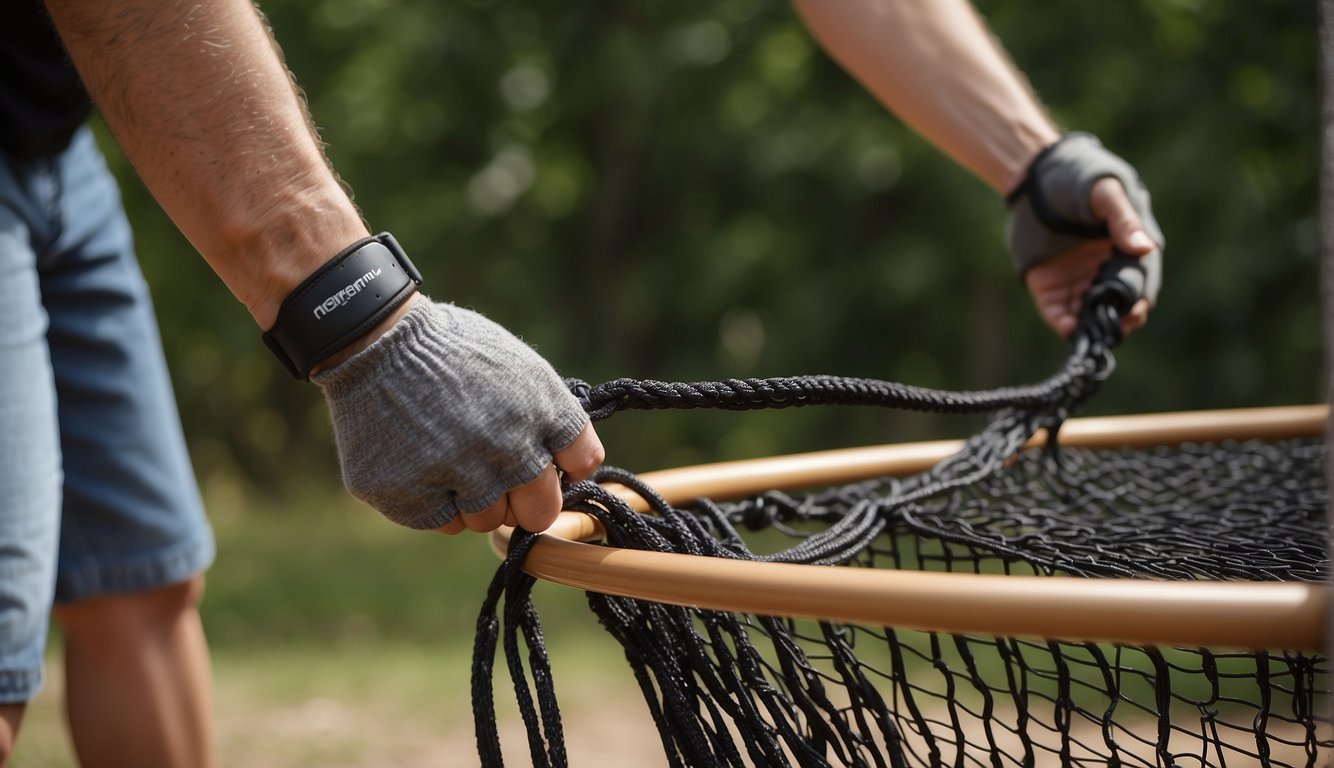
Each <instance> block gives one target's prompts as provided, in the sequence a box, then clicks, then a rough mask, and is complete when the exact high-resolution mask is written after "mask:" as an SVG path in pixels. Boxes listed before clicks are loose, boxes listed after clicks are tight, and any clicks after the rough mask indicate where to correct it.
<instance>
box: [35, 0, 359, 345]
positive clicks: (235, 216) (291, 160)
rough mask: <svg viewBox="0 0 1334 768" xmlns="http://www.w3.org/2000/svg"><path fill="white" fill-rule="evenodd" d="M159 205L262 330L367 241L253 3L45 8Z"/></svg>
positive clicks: (55, 3) (127, 2)
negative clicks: (308, 283) (289, 298)
mask: <svg viewBox="0 0 1334 768" xmlns="http://www.w3.org/2000/svg"><path fill="white" fill-rule="evenodd" d="M47 7H48V10H49V11H50V13H51V16H52V19H53V20H54V22H55V24H56V27H57V29H58V30H59V32H60V34H61V37H62V38H63V40H64V41H65V45H66V48H67V49H68V50H69V52H70V56H71V58H72V59H73V61H74V63H75V65H76V66H77V67H78V69H79V73H80V75H81V76H82V77H83V79H84V82H85V84H86V85H87V87H88V90H89V93H90V94H91V95H92V97H93V100H94V101H95V102H96V104H97V106H98V108H99V110H100V111H101V113H102V115H103V117H104V119H105V120H106V122H107V124H108V125H109V126H110V128H111V130H112V132H113V133H114V134H115V136H116V139H117V141H118V142H119V143H120V144H121V146H122V148H123V149H124V151H125V153H126V155H127V156H128V157H129V159H130V161H131V162H132V163H133V164H134V166H135V168H136V170H137V171H138V172H139V175H140V176H141V177H142V178H143V180H144V182H145V183H146V184H147V185H148V188H149V189H150V190H151V191H152V193H153V195H154V196H155V197H156V198H157V200H158V202H159V203H160V204H161V205H162V207H163V208H164V209H165V210H166V212H167V214H168V215H169V216H171V218H172V220H173V221H174V222H175V223H176V225H177V226H178V227H179V228H180V229H181V231H182V232H183V233H184V234H185V236H186V237H187V238H189V240H190V241H191V243H193V244H194V246H195V247H196V248H197V249H198V250H199V252H200V253H201V254H202V255H203V256H204V258H205V259H206V260H207V261H208V262H209V264H210V265H211V266H212V267H213V269H214V270H215V271H216V272H217V273H218V275H219V276H220V277H221V278H222V279H223V281H224V282H225V283H226V284H227V286H228V288H230V289H231V291H232V293H233V294H235V295H236V297H237V298H238V299H240V300H241V301H242V302H243V303H245V305H246V306H247V307H248V308H249V309H250V311H251V314H252V315H254V317H255V320H256V322H257V323H259V324H260V325H261V326H262V327H268V325H270V324H271V323H272V321H273V318H274V317H275V315H276V313H277V309H278V305H279V304H280V303H281V301H282V299H283V297H285V296H286V295H287V293H288V292H289V291H290V290H291V289H292V288H293V287H294V286H295V285H296V284H297V283H299V282H300V281H301V280H302V279H303V278H304V277H305V276H306V275H308V274H309V273H311V272H312V271H314V270H315V268H316V267H318V266H319V265H320V264H321V263H322V262H323V261H324V260H326V259H328V258H329V257H330V256H332V255H333V254H335V253H336V252H338V251H339V250H340V249H341V248H343V247H344V246H345V245H347V244H348V243H350V242H352V241H353V240H356V239H357V238H359V237H363V236H365V235H366V229H365V225H364V224H363V223H362V221H361V219H360V216H359V215H358V213H357V211H356V209H355V207H354V206H353V205H352V203H351V201H350V200H349V199H348V197H347V195H346V193H345V192H344V191H343V190H342V188H341V187H340V185H339V184H338V181H337V179H336V178H335V177H334V175H333V172H332V171H331V170H330V169H329V167H328V164H327V163H326V161H325V159H324V156H323V152H322V150H321V148H320V145H319V142H318V140H317V138H316V136H315V135H314V131H313V130H312V128H311V127H310V122H309V119H308V118H307V115H306V110H305V105H304V103H303V101H302V99H301V97H300V96H299V94H298V93H297V91H296V89H295V87H294V85H293V84H292V82H291V78H290V77H289V75H288V73H287V69H286V67H285V66H284V64H283V63H282V59H281V56H280V55H279V53H278V52H277V48H276V46H275V45H274V43H273V42H272V38H271V35H270V34H269V31H268V29H267V27H266V25H265V24H264V22H263V20H262V19H261V17H260V16H259V14H258V12H257V11H256V10H255V8H254V7H253V6H252V5H251V2H250V0H47Z"/></svg>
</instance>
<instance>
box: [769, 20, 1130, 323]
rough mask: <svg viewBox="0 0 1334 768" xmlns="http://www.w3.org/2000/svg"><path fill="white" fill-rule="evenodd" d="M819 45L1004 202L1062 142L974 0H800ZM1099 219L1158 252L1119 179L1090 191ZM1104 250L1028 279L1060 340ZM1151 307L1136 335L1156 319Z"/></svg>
mask: <svg viewBox="0 0 1334 768" xmlns="http://www.w3.org/2000/svg"><path fill="white" fill-rule="evenodd" d="M794 2H795V5H796V7H797V9H798V11H799V12H800V13H801V15H802V17H803V19H804V20H805V22H806V24H807V26H808V27H809V28H810V29H811V31H812V33H813V34H814V35H815V36H816V38H817V39H819V40H820V42H821V44H822V45H823V46H824V47H825V49H826V50H827V51H828V52H829V54H830V55H831V56H833V57H834V59H835V60H837V61H838V62H839V63H840V64H841V65H842V66H843V67H844V68H845V69H846V70H848V72H849V73H851V74H852V75H853V76H854V77H856V78H857V79H858V80H859V81H860V82H861V83H862V85H863V86H865V87H866V88H867V89H868V90H869V91H870V92H871V93H872V94H874V95H875V97H876V98H877V99H878V100H879V101H880V103H881V104H883V105H884V106H885V107H886V108H887V109H889V110H890V111H892V112H894V113H895V114H897V115H898V116H899V117H901V118H902V119H903V121H904V122H906V123H907V124H908V125H910V126H912V127H913V129H914V130H916V131H917V132H918V133H920V134H922V135H923V136H924V137H926V138H927V139H928V140H930V141H931V142H932V143H934V144H936V145H937V146H938V147H940V148H941V149H942V150H943V151H944V152H945V153H946V154H948V155H949V156H950V157H952V158H954V160H955V161H957V162H958V163H960V164H961V165H963V166H964V167H966V168H968V169H969V170H970V171H972V172H973V173H974V174H976V175H977V176H978V177H979V178H981V179H982V180H983V181H985V182H986V183H987V184H989V185H990V186H991V187H992V188H993V189H995V190H996V191H997V192H999V193H1001V194H1007V193H1009V192H1010V191H1011V190H1013V189H1014V188H1015V187H1016V186H1017V185H1018V184H1019V182H1020V181H1021V180H1022V179H1023V177H1024V174H1025V172H1026V170H1027V169H1028V168H1029V166H1030V164H1031V163H1032V162H1033V159H1034V157H1035V156H1036V155H1037V154H1038V153H1039V152H1040V151H1041V150H1042V149H1043V148H1045V147H1047V146H1049V145H1051V144H1052V143H1053V142H1055V141H1056V140H1057V139H1059V138H1060V132H1059V131H1058V130H1057V129H1056V127H1055V125H1053V123H1052V121H1051V119H1050V118H1049V117H1048V116H1047V114H1046V112H1045V110H1043V108H1042V106H1041V104H1040V103H1039V102H1038V100H1037V99H1036V97H1035V96H1034V95H1033V92H1032V89H1031V88H1030V87H1029V85H1028V83H1027V81H1026V80H1025V78H1024V77H1023V75H1022V74H1021V73H1020V72H1019V71H1018V69H1017V68H1016V67H1015V66H1014V64H1013V63H1012V62H1011V60H1010V58H1009V57H1008V56H1007V55H1006V54H1005V52H1004V51H1003V50H1001V48H1000V46H999V45H998V44H997V42H996V40H995V38H994V37H993V36H992V34H991V33H990V31H989V30H987V28H986V27H985V25H984V24H983V23H982V20H981V19H980V18H979V17H978V15H977V13H976V11H975V10H974V9H973V7H972V6H971V5H970V4H969V3H968V2H966V0H794ZM1089 203H1090V205H1091V206H1092V210H1093V214H1094V215H1095V216H1097V217H1098V218H1099V219H1100V220H1102V221H1104V222H1106V223H1107V225H1108V229H1109V232H1110V239H1111V242H1112V243H1113V244H1115V245H1116V247H1117V248H1119V249H1120V250H1122V251H1124V252H1126V253H1128V254H1131V255H1134V256H1143V255H1145V254H1148V253H1150V252H1151V251H1153V250H1154V248H1155V246H1154V243H1153V242H1152V241H1151V240H1150V238H1149V237H1148V236H1146V235H1145V234H1144V231H1143V225H1142V223H1141V221H1140V217H1139V215H1138V214H1137V213H1136V211H1135V208H1134V207H1133V206H1132V205H1131V203H1130V201H1129V200H1128V198H1127V196H1126V194H1125V191H1124V189H1123V188H1122V187H1121V185H1120V184H1119V183H1117V182H1116V181H1115V180H1114V179H1102V180H1101V181H1098V182H1097V183H1096V184H1095V185H1094V187H1093V189H1092V190H1091V192H1090V200H1089ZM1109 252H1110V249H1109V248H1108V247H1107V243H1106V242H1105V241H1104V242H1102V243H1100V244H1097V245H1096V246H1092V247H1090V248H1081V249H1076V250H1075V251H1071V252H1068V253H1065V254H1062V255H1061V256H1059V257H1056V258H1053V259H1050V260H1048V261H1045V262H1042V263H1041V264H1038V265H1037V266H1035V267H1033V268H1031V269H1029V270H1028V271H1027V272H1026V274H1025V280H1026V282H1027V284H1028V287H1029V291H1030V293H1032V295H1033V298H1034V301H1035V303H1036V304H1037V306H1038V309H1039V312H1040V313H1041V314H1042V317H1043V319H1044V320H1046V321H1047V323H1048V324H1049V325H1051V326H1052V327H1053V328H1054V329H1055V330H1056V331H1057V332H1058V333H1061V334H1062V335H1065V334H1068V333H1069V332H1070V331H1071V330H1072V329H1073V328H1074V324H1075V317H1076V315H1077V313H1078V308H1079V301H1080V297H1081V296H1082V295H1083V291H1084V289H1085V288H1087V287H1088V284H1089V282H1090V281H1091V279H1092V275H1093V273H1094V272H1096V270H1097V267H1098V264H1099V263H1100V262H1101V261H1102V260H1104V259H1105V258H1106V257H1107V255H1108V254H1109ZM1148 308H1149V305H1148V302H1147V301H1142V302H1140V303H1139V304H1138V305H1136V307H1135V309H1134V310H1132V312H1131V313H1130V314H1129V315H1128V316H1127V318H1126V319H1125V325H1126V327H1127V329H1130V328H1135V327H1138V326H1140V325H1142V324H1143V323H1144V321H1145V319H1146V318H1147V315H1148Z"/></svg>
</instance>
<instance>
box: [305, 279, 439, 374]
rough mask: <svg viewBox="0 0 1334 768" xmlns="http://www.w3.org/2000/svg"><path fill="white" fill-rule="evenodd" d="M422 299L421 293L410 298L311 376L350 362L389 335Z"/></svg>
mask: <svg viewBox="0 0 1334 768" xmlns="http://www.w3.org/2000/svg"><path fill="white" fill-rule="evenodd" d="M421 298H422V296H421V294H419V293H418V294H414V295H412V296H410V297H409V298H408V300H407V301H405V302H403V305H402V306H401V307H399V308H398V309H396V310H394V311H393V312H392V313H390V315H389V316H388V317H386V318H385V319H384V321H383V322H381V323H380V324H379V325H377V326H375V327H374V328H372V329H371V330H370V331H368V332H367V333H366V335H364V336H362V337H360V338H358V339H356V340H354V341H353V342H352V343H350V344H348V345H347V346H346V347H343V348H342V349H341V350H339V351H338V352H335V353H334V354H332V355H329V356H328V357H326V358H325V359H324V360H322V361H320V362H319V363H317V364H316V365H315V366H314V367H313V368H311V369H310V373H311V375H312V376H313V375H315V374H317V373H320V372H322V371H327V370H330V369H331V368H336V367H338V366H339V365H341V364H342V363H345V362H347V361H348V360H350V359H351V358H352V357H353V356H354V355H356V354H357V353H358V352H361V351H362V350H364V349H366V348H367V347H369V346H370V345H371V344H374V343H375V340H376V339H378V338H380V337H381V336H383V335H385V333H387V332H388V331H389V329H390V328H393V327H394V324H395V323H397V322H398V321H399V320H402V319H403V316H404V315H406V314H407V313H408V311H409V310H410V309H412V307H413V305H415V304H416V303H417V301H418V299H421Z"/></svg>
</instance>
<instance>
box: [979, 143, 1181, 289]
mask: <svg viewBox="0 0 1334 768" xmlns="http://www.w3.org/2000/svg"><path fill="white" fill-rule="evenodd" d="M1106 176H1113V177H1115V178H1116V179H1118V180H1119V181H1120V182H1121V186H1123V187H1125V190H1126V196H1127V197H1128V198H1129V199H1130V204H1131V205H1132V206H1134V208H1135V212H1136V213H1138V214H1139V218H1140V222H1141V224H1143V227H1144V234H1146V235H1148V236H1149V239H1151V240H1153V241H1154V242H1155V243H1157V244H1158V248H1157V249H1155V250H1154V251H1152V252H1151V253H1148V254H1145V255H1144V256H1141V257H1140V259H1139V263H1140V265H1141V266H1142V267H1143V268H1144V271H1145V295H1146V296H1147V297H1148V299H1149V301H1150V303H1152V302H1154V301H1155V300H1156V298H1157V296H1158V288H1159V286H1160V285H1161V283H1162V266H1161V264H1162V249H1163V246H1164V245H1165V244H1166V243H1165V242H1164V240H1163V232H1162V230H1161V229H1159V227H1158V221H1157V220H1156V219H1155V218H1154V217H1153V209H1152V207H1151V206H1150V204H1149V191H1148V189H1146V188H1145V187H1144V182H1142V181H1141V180H1140V178H1139V174H1138V173H1136V172H1135V169H1134V168H1133V167H1131V165H1130V164H1129V163H1127V162H1126V161H1125V160H1122V159H1121V158H1120V157H1117V156H1116V155H1114V154H1112V153H1111V152H1108V151H1107V150H1106V149H1105V148H1104V147H1103V146H1102V144H1101V143H1100V142H1099V141H1098V139H1097V138H1096V137H1094V136H1093V135H1091V134H1088V133H1079V132H1074V133H1067V134H1066V135H1065V136H1063V137H1061V139H1060V141H1057V142H1056V143H1054V144H1052V145H1051V146H1049V147H1047V148H1046V149H1044V150H1042V151H1041V152H1040V153H1038V156H1037V157H1036V158H1034V160H1033V163H1032V164H1031V165H1030V166H1029V169H1028V174H1027V175H1026V176H1024V180H1023V181H1022V182H1020V184H1019V186H1017V187H1015V189H1014V190H1013V191H1012V192H1010V194H1009V195H1008V196H1007V197H1006V203H1007V204H1008V205H1009V216H1008V218H1007V219H1006V225H1005V236H1006V240H1007V242H1008V243H1009V245H1010V254H1011V256H1013V258H1014V265H1015V267H1016V268H1017V269H1018V270H1019V273H1020V274H1023V273H1025V272H1027V271H1028V270H1029V269H1030V268H1032V267H1033V265H1035V264H1038V263H1040V262H1043V261H1046V260H1047V259H1050V258H1052V257H1053V256H1056V255H1057V254H1060V253H1063V252H1065V251H1067V250H1069V249H1071V248H1073V247H1075V246H1077V245H1080V244H1081V243H1083V242H1085V241H1087V240H1090V239H1100V238H1105V237H1107V226H1106V224H1105V223H1104V222H1103V221H1102V220H1101V219H1099V218H1098V217H1097V216H1095V215H1094V214H1093V210H1092V207H1091V203H1090V201H1089V192H1090V190H1092V189H1093V184H1094V183H1095V182H1096V181H1098V180H1099V179H1101V178H1104V177H1106Z"/></svg>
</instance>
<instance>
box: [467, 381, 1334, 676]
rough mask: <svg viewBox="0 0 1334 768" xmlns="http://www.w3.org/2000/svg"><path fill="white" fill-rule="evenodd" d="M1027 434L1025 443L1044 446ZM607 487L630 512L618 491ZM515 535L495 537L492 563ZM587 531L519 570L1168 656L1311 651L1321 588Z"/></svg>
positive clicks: (1100, 441)
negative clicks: (915, 566)
mask: <svg viewBox="0 0 1334 768" xmlns="http://www.w3.org/2000/svg"><path fill="white" fill-rule="evenodd" d="M1328 417H1329V411H1328V408H1327V406H1323V405H1315V406H1288V407H1280V408H1252V409H1238V410H1225V411H1191V412H1181V413H1165V414H1148V415H1138V416H1117V417H1106V418H1088V419H1072V420H1070V421H1068V422H1066V424H1065V425H1064V426H1063V427H1062V428H1061V438H1060V439H1061V444H1062V445H1071V446H1084V447H1090V448H1109V447H1118V446H1133V447H1146V446H1154V445H1177V444H1182V443H1188V442H1205V441H1218V440H1226V439H1236V440H1245V439H1253V438H1259V439H1281V438H1286V437H1309V436H1316V435H1320V434H1323V433H1324V431H1325V425H1326V423H1327V420H1328ZM1045 439H1046V436H1045V435H1043V434H1042V433H1039V434H1038V435H1037V436H1035V437H1034V438H1033V440H1032V441H1031V442H1030V445H1032V444H1042V443H1043V442H1044V441H1045ZM961 445H962V441H936V442H925V443H908V444H901V445H885V446H873V447H867V448H851V449H843V450H835V451H824V452H819V453H806V454H795V455H790V456H779V457H774V458H766V459H751V460H746V461H735V462H722V463H717V464H703V465H699V466H694V467H682V468H678V469H668V470H662V471H659V472H651V473H647V474H644V475H641V476H640V478H641V479H642V480H643V481H644V482H646V483H647V484H648V485H649V486H651V487H652V488H654V489H655V490H657V491H658V492H659V493H661V494H662V495H663V496H664V497H665V498H666V499H667V500H668V501H669V502H670V503H673V504H676V503H682V502H686V501H689V500H691V499H694V498H698V497H701V496H708V497H711V498H715V499H724V498H735V497H738V496H744V495H747V494H751V493H756V492H760V491H764V490H769V489H787V490H791V489H799V488H811V487H818V486H827V485H836V484H840V483H848V482H854V481H856V480H859V479H865V478H868V477H875V476H881V475H895V474H909V473H913V472H919V471H922V470H923V469H926V468H927V467H930V466H931V465H933V464H935V463H936V462H938V461H940V460H941V459H943V458H945V457H947V456H949V455H950V454H952V453H954V452H955V451H957V450H958V449H959V448H960V446H961ZM613 490H615V491H617V492H618V493H620V494H621V495H623V496H624V497H625V498H627V499H628V500H631V502H632V504H634V505H636V506H637V508H641V511H642V504H638V502H639V501H640V500H639V499H638V498H637V497H633V496H632V495H628V491H626V490H625V489H623V488H621V489H617V488H615V487H613ZM511 533H512V529H508V528H503V529H501V530H499V531H496V532H495V533H493V534H492V539H491V541H492V546H493V547H494V548H495V549H496V551H497V552H498V553H500V554H502V555H503V553H504V552H505V550H506V548H507V546H508V543H509V536H510V534H511ZM602 535H603V533H602V530H601V526H600V524H599V523H598V522H597V520H596V519H594V518H592V517H590V516H588V515H585V514H583V513H578V512H568V511H567V512H562V513H561V515H560V517H559V519H558V520H557V521H556V523H555V525H553V526H552V527H551V528H550V529H549V530H548V531H547V532H546V533H544V534H543V535H542V536H540V537H539V539H538V541H536V542H535V543H534V544H533V548H532V549H531V550H530V551H529V553H528V556H527V558H526V559H525V561H524V570H525V571H526V572H528V573H529V574H530V575H533V576H536V577H537V578H540V579H545V580H547V581H552V582H555V583H558V584H564V585H566V586H571V587H577V588H579V589H584V590H590V591H594V592H601V593H605V594H612V595H619V596H623V597H633V598H639V599H644V600H652V601H655V602H660V603H670V604H675V605H687V606H696V607H699V608H706V609H712V610H722V611H735V612H740V613H750V614H761V615H774V616H790V617H794V618H813V619H826V620H830V621H841V622H850V623H857V624H869V625H876V626H892V627H900V628H910V629H921V630H930V631H938V632H949V633H956V634H983V635H994V636H1001V637H1011V636H1013V637H1040V638H1045V639H1054V640H1068V641H1077V642H1117V643H1128V644H1136V645H1170V646H1181V647H1209V648H1238V649H1251V650H1261V649H1291V650H1311V651H1323V649H1324V647H1325V645H1324V642H1325V623H1326V619H1325V617H1326V606H1327V605H1328V603H1329V600H1330V598H1331V593H1330V588H1329V587H1328V586H1326V585H1323V584H1311V583H1295V582H1288V583H1274V582H1264V583H1261V582H1214V581H1180V582H1169V581H1147V580H1130V579H1077V578H1052V577H1038V576H1003V575H999V576H998V575H975V574H966V573H933V572H916V571H897V570H877V569H866V568H832V567H820V566H808V565H788V564H782V563H760V562H751V561H737V560H723V559H719V558H711V557H698V556H693V555H680V554H671V553H661V552H642V551H636V550H625V549H615V548H610V547H605V546H595V545H592V544H587V543H583V542H587V541H597V540H600V539H601V538H602Z"/></svg>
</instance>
